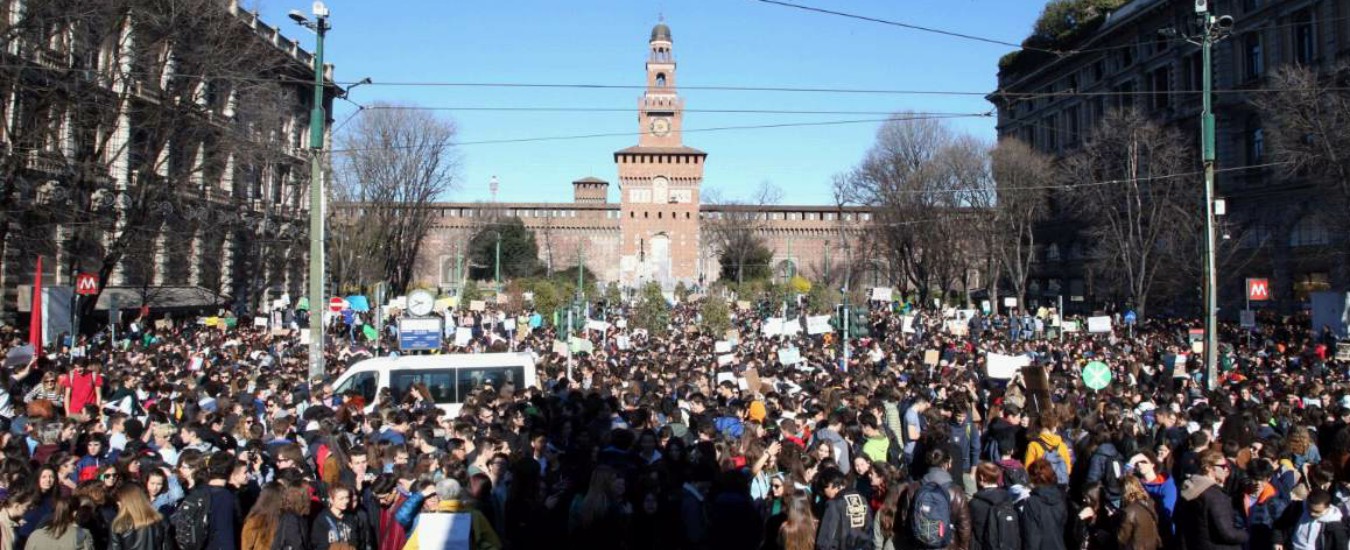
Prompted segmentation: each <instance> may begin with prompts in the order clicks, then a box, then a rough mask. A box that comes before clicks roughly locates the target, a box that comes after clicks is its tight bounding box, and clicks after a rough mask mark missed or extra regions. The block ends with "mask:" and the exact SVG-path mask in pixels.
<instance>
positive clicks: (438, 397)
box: [389, 369, 456, 403]
mask: <svg viewBox="0 0 1350 550" xmlns="http://www.w3.org/2000/svg"><path fill="white" fill-rule="evenodd" d="M415 384H425V385H426V387H427V391H429V392H431V399H432V400H433V401H435V402H436V403H455V402H456V401H455V371H454V369H437V370H425V369H423V370H396V371H393V372H390V373H389V391H390V393H391V394H393V397H394V401H395V402H401V401H403V398H404V397H406V396H407V395H408V392H409V391H411V388H412V387H413V385H415Z"/></svg>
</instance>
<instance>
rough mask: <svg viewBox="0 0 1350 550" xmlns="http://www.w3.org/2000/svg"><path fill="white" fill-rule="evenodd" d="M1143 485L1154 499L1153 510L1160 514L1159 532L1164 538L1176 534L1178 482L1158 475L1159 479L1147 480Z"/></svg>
mask: <svg viewBox="0 0 1350 550" xmlns="http://www.w3.org/2000/svg"><path fill="white" fill-rule="evenodd" d="M1143 485H1144V490H1145V491H1147V492H1148V496H1151V497H1153V504H1154V507H1153V509H1154V510H1156V511H1157V512H1158V532H1160V533H1162V534H1163V536H1164V538H1166V537H1167V535H1168V534H1170V533H1176V525H1175V524H1174V523H1173V522H1172V517H1173V515H1174V514H1176V511H1177V484H1176V482H1175V481H1174V480H1173V479H1172V478H1170V477H1167V476H1165V475H1163V474H1158V477H1155V478H1153V479H1150V480H1145V481H1144V483H1143Z"/></svg>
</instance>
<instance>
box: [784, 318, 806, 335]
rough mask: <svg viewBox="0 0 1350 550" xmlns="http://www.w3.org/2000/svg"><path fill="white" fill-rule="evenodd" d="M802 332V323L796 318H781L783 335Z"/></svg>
mask: <svg viewBox="0 0 1350 550" xmlns="http://www.w3.org/2000/svg"><path fill="white" fill-rule="evenodd" d="M801 332H802V323H801V321H798V320H796V319H785V320H783V335H784V336H796V335H798V334H800V333H801Z"/></svg>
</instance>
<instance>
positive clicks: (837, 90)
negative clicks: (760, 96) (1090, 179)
mask: <svg viewBox="0 0 1350 550" xmlns="http://www.w3.org/2000/svg"><path fill="white" fill-rule="evenodd" d="M22 68H30V69H41V70H54V69H51V68H49V67H46V66H44V65H38V64H36V63H25V64H22V65H15V64H0V69H22ZM137 74H138V73H121V74H120V75H119V76H121V77H130V76H136V75H137ZM139 74H144V75H145V76H155V77H160V76H162V75H150V74H149V73H139ZM179 76H183V77H187V78H193V79H199V80H218V81H222V82H253V83H278V84H295V85H305V86H312V85H313V84H314V83H313V82H312V81H309V80H297V79H289V78H264V77H243V76H238V75H228V76H222V75H179ZM356 83H357V81H344V80H339V81H336V82H334V83H333V84H334V85H337V86H346V85H352V84H356ZM369 86H386V87H444V88H550V89H589V90H646V89H647V86H646V85H643V84H591V83H576V82H451V81H444V82H436V81H376V82H372V83H370V84H369ZM680 89H681V90H687V91H714V92H717V91H721V92H782V93H819V94H872V95H918V96H966V97H978V98H984V97H986V96H991V95H996V96H1005V97H1015V98H1020V97H1030V98H1037V97H1075V96H1078V97H1094V96H1113V95H1126V94H1132V95H1153V94H1178V95H1184V94H1200V93H1203V92H1202V91H1201V90H1170V91H1149V90H1141V91H1135V92H1080V91H1073V90H1066V91H1062V92H1003V91H999V90H986V91H967V90H908V89H888V88H846V87H820V88H816V87H804V86H731V85H702V86H701V85H681V86H680ZM1314 90H1315V91H1325V92H1350V87H1347V86H1327V87H1318V88H1306V89H1305V88H1244V89H1218V90H1214V91H1213V92H1214V93H1216V94H1227V93H1232V94H1252V93H1276V92H1294V91H1314Z"/></svg>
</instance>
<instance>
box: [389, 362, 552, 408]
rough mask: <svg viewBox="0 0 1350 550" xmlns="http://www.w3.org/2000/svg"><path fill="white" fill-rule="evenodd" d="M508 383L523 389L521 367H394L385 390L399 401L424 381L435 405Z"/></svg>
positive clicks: (523, 372)
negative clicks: (406, 368)
mask: <svg viewBox="0 0 1350 550" xmlns="http://www.w3.org/2000/svg"><path fill="white" fill-rule="evenodd" d="M507 382H510V383H511V384H513V385H514V386H515V387H516V388H517V389H524V388H525V367H523V366H521V365H510V366H502V367H463V368H458V369H453V368H452V369H417V370H411V369H409V370H394V371H391V372H390V373H389V391H390V393H392V394H393V397H394V400H395V401H402V400H403V398H404V397H406V396H407V395H408V392H409V391H410V389H411V388H412V387H413V386H414V385H417V384H424V385H426V387H427V391H428V392H429V393H430V394H431V398H432V400H434V401H435V402H436V404H438V405H442V404H450V403H463V402H464V399H465V398H467V397H468V396H469V395H470V394H472V393H473V392H475V391H478V390H482V389H484V388H485V387H487V386H491V387H492V389H494V390H500V389H502V385H503V384H506V383H507Z"/></svg>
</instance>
